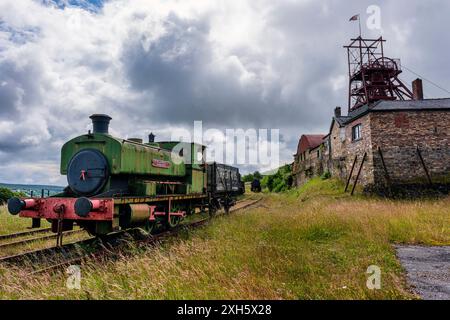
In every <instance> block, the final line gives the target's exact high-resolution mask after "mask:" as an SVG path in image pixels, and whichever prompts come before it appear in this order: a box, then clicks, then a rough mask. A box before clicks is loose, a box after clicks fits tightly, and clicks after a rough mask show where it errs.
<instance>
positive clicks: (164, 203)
mask: <svg viewBox="0 0 450 320" xmlns="http://www.w3.org/2000/svg"><path fill="white" fill-rule="evenodd" d="M90 118H91V120H92V124H93V130H92V132H91V131H89V132H88V133H87V134H84V135H81V136H78V137H76V138H74V139H72V140H70V141H68V142H67V143H65V144H64V145H63V147H62V149H61V166H60V171H61V174H62V175H66V176H67V182H68V186H67V187H66V188H65V189H64V192H63V193H61V194H58V195H55V196H52V197H48V198H27V199H20V198H12V199H10V200H9V202H8V209H9V212H10V213H11V214H13V215H17V214H19V215H20V217H26V218H32V219H33V222H34V223H33V225H35V226H36V225H38V223H37V222H38V221H40V220H41V219H46V220H48V221H50V222H51V223H52V229H53V231H54V232H57V233H61V232H63V231H67V230H71V229H72V228H73V226H74V224H78V225H80V226H81V227H82V228H85V229H86V230H87V231H88V232H89V233H91V234H94V235H105V234H108V233H111V232H114V231H118V230H123V229H128V228H133V227H143V228H145V229H146V230H147V231H149V232H151V231H152V230H153V228H154V227H155V226H156V225H162V226H164V227H168V228H173V227H176V226H177V225H178V224H179V223H180V222H181V221H182V219H183V218H185V217H186V216H188V215H191V214H194V213H195V212H199V211H204V210H208V211H209V213H210V214H211V215H213V214H214V213H215V212H216V211H217V210H219V209H221V208H223V209H225V211H228V209H229V208H230V207H231V206H232V205H233V204H234V202H235V200H236V197H237V196H239V195H241V194H242V193H243V192H244V188H243V187H242V186H243V184H242V182H241V176H240V174H239V170H238V169H237V168H234V167H231V166H226V165H221V164H217V163H210V164H207V163H206V162H205V160H204V154H205V146H202V145H199V144H196V143H182V142H177V141H168V142H155V141H154V136H153V134H150V136H149V141H148V142H147V143H144V142H143V141H142V140H140V139H120V138H116V137H113V136H112V135H110V134H109V123H110V121H111V120H112V119H111V117H109V116H107V115H103V114H94V115H92V116H91V117H90Z"/></svg>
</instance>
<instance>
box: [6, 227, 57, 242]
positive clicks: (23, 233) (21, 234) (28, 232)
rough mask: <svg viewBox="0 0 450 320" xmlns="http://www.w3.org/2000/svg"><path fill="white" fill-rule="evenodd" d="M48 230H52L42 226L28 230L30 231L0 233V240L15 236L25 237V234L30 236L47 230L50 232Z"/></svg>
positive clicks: (14, 237)
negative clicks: (41, 227)
mask: <svg viewBox="0 0 450 320" xmlns="http://www.w3.org/2000/svg"><path fill="white" fill-rule="evenodd" d="M50 231H52V229H51V228H44V229H37V230H30V231H22V232H16V233H10V234H4V235H0V241H3V240H9V239H16V238H21V237H26V236H32V235H35V234H40V233H47V232H50Z"/></svg>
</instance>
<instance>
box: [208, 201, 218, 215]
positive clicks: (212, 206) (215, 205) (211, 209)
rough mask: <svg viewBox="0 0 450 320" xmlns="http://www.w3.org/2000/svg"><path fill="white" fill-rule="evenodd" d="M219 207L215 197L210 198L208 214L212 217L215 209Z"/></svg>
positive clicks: (215, 211) (215, 212)
mask: <svg viewBox="0 0 450 320" xmlns="http://www.w3.org/2000/svg"><path fill="white" fill-rule="evenodd" d="M219 208H220V203H219V201H217V199H211V201H210V202H209V206H208V213H209V216H210V217H211V218H212V217H214V216H215V215H216V214H217V210H218V209H219Z"/></svg>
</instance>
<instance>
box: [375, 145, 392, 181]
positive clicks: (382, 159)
mask: <svg viewBox="0 0 450 320" xmlns="http://www.w3.org/2000/svg"><path fill="white" fill-rule="evenodd" d="M378 153H379V154H380V157H381V162H382V163H383V168H384V173H385V174H386V180H387V182H388V184H389V185H391V178H390V177H389V172H388V171H387V167H386V163H385V162H384V156H383V152H382V151H381V148H380V147H378Z"/></svg>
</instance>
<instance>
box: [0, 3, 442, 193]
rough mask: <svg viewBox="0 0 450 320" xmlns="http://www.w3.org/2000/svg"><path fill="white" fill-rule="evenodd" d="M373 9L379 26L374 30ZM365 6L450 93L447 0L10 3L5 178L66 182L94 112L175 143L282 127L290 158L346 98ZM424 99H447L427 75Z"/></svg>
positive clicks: (401, 50) (392, 50)
mask: <svg viewBox="0 0 450 320" xmlns="http://www.w3.org/2000/svg"><path fill="white" fill-rule="evenodd" d="M370 5H378V6H379V7H380V8H381V28H382V30H377V29H375V30H368V29H367V27H366V19H368V18H369V17H370V15H369V14H367V13H366V10H367V8H368V6H370ZM358 13H360V14H361V18H362V19H361V20H362V26H363V34H364V35H367V36H370V37H375V36H380V35H383V37H385V38H386V39H387V40H388V42H387V43H386V49H385V52H386V54H387V55H388V56H390V57H392V58H401V59H402V64H403V65H404V66H406V67H408V68H410V69H411V70H414V71H415V72H417V73H419V74H421V75H423V76H424V77H425V78H427V79H429V80H432V81H433V82H435V83H437V84H439V85H441V86H442V87H444V88H447V89H448V88H450V77H449V62H448V59H449V56H450V41H449V40H450V35H449V33H448V17H449V16H450V2H449V1H446V0H442V1H438V0H435V1H411V0H396V1H361V0H358V1H356V0H355V1H348V0H345V1H344V0H341V1H337V0H334V1H333V0H330V1H317V0H314V1H313V0H303V1H294V0H284V1H271V0H248V1H245V0H235V1H233V0H222V1H214V0H180V1H168V0H164V1H163V0H161V1H157V0H155V1H152V0H140V1H139V0H136V1H132V0H128V1H126V0H110V1H101V0H95V1H94V0H91V1H87V0H78V1H68V0H60V1H51V0H39V1H38V0H35V1H33V0H1V1H0V182H10V183H39V184H58V185H65V184H66V180H65V177H61V176H60V174H59V159H60V148H61V146H62V145H63V143H64V142H65V141H67V140H68V139H70V138H73V137H75V136H77V135H80V134H83V133H85V132H87V130H88V129H90V120H89V118H88V117H89V115H91V114H93V113H107V114H109V115H111V116H112V118H113V121H112V122H111V130H112V133H113V134H114V135H116V136H119V137H142V138H144V137H145V136H146V135H147V134H148V133H149V132H150V131H153V132H154V133H155V134H156V135H157V139H168V138H170V133H171V132H172V131H173V130H174V128H179V127H183V128H191V127H192V126H193V121H194V120H202V121H203V126H204V127H205V128H208V127H210V128H218V129H225V128H244V129H246V128H256V129H258V128H273V129H280V134H281V142H282V144H281V150H280V157H281V160H282V162H290V161H292V154H294V153H295V149H296V145H297V142H298V138H299V136H300V135H301V134H304V133H327V131H328V129H329V125H330V121H331V116H332V113H333V109H334V107H335V106H337V105H341V106H343V107H344V109H345V108H346V107H347V105H346V103H347V90H348V89H347V86H348V83H347V74H346V70H347V64H346V63H347V62H346V52H345V50H344V49H343V48H342V46H343V45H345V44H347V43H348V42H349V39H350V38H351V37H354V36H356V35H357V34H358V23H357V22H349V18H350V17H351V16H353V15H354V14H358ZM401 78H402V79H403V80H405V82H407V83H408V84H409V83H410V82H411V81H412V80H414V79H415V78H416V76H415V75H414V74H412V73H410V72H404V73H403V75H402V77H401ZM425 95H426V97H429V98H434V97H442V96H447V95H448V94H446V93H445V92H444V91H442V90H439V89H438V88H436V87H434V86H431V85H429V84H428V83H427V82H425ZM243 169H244V170H248V169H249V168H243Z"/></svg>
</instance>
